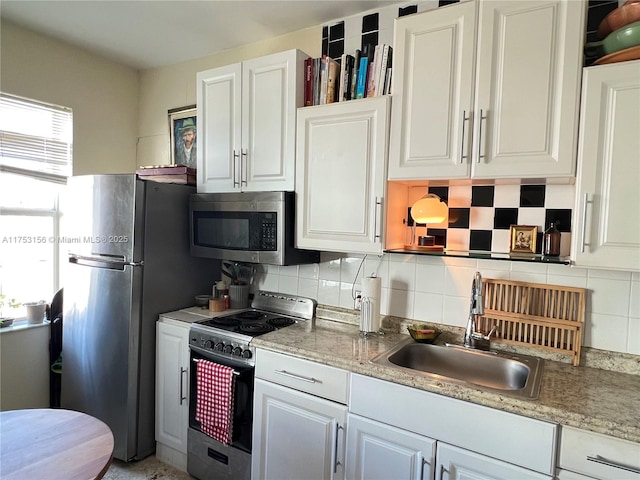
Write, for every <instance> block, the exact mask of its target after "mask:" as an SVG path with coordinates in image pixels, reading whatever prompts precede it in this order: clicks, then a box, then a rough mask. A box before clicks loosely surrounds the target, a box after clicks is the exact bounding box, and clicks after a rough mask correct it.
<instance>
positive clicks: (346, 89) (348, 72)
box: [340, 54, 354, 102]
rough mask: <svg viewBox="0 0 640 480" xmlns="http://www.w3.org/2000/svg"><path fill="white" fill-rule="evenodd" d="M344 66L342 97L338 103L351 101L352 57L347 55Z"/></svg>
mask: <svg viewBox="0 0 640 480" xmlns="http://www.w3.org/2000/svg"><path fill="white" fill-rule="evenodd" d="M345 62H346V64H345V66H344V67H343V68H344V78H343V80H342V90H343V92H342V96H341V97H340V101H341V102H342V101H344V100H351V98H352V97H351V83H352V82H351V77H352V76H353V62H354V57H353V55H349V54H347V56H346V58H345Z"/></svg>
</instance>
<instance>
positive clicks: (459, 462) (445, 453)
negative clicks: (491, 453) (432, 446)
mask: <svg viewBox="0 0 640 480" xmlns="http://www.w3.org/2000/svg"><path fill="white" fill-rule="evenodd" d="M436 464H437V465H436V477H435V478H436V480H454V479H455V480H513V479H516V478H517V479H518V480H545V479H551V478H553V477H550V476H548V475H542V474H541V473H537V472H533V471H531V470H527V469H525V468H520V467H517V466H515V465H511V464H510V463H506V462H502V461H500V460H496V459H495V458H490V457H487V456H485V455H478V454H477V453H473V452H470V451H468V450H464V449H462V448H458V447H454V446H452V445H447V444H446V443H441V442H438V453H437V455H436Z"/></svg>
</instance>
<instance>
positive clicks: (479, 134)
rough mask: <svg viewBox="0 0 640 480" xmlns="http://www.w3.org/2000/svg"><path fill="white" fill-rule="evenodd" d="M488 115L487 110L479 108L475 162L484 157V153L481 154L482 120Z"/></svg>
mask: <svg viewBox="0 0 640 480" xmlns="http://www.w3.org/2000/svg"><path fill="white" fill-rule="evenodd" d="M483 112H484V113H483ZM488 116H489V112H485V111H484V110H482V109H480V127H479V131H478V159H477V160H476V162H477V163H480V160H481V159H483V158H484V157H485V156H484V155H482V122H483V121H484V120H486V119H487V117H488Z"/></svg>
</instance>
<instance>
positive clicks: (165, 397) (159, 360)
mask: <svg viewBox="0 0 640 480" xmlns="http://www.w3.org/2000/svg"><path fill="white" fill-rule="evenodd" d="M156 334H157V340H156V343H157V348H156V441H157V442H158V443H161V444H163V445H166V446H168V447H171V448H173V449H175V450H178V451H179V452H182V453H184V454H185V455H186V454H187V429H188V425H189V418H188V415H189V400H188V392H189V385H188V383H189V372H188V366H189V325H188V324H186V323H185V324H184V326H182V325H176V324H173V323H164V322H162V321H160V322H158V323H157V324H156Z"/></svg>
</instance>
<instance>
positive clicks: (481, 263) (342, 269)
mask: <svg viewBox="0 0 640 480" xmlns="http://www.w3.org/2000/svg"><path fill="white" fill-rule="evenodd" d="M362 259H363V256H362V255H341V254H330V253H323V254H322V259H321V260H322V261H321V263H319V264H312V265H300V266H286V267H277V266H272V265H269V266H266V265H265V266H261V267H260V269H261V271H260V272H259V273H258V274H257V275H256V280H255V282H254V285H253V289H254V290H258V289H263V290H270V291H276V292H282V293H289V294H294V295H302V296H307V297H311V298H315V299H317V300H318V302H319V303H320V304H324V305H331V306H336V307H341V308H348V309H352V308H353V297H352V289H353V288H354V283H355V288H356V289H359V286H360V281H361V279H362V277H363V275H365V276H369V275H371V274H374V273H375V275H376V276H378V277H381V278H382V297H383V300H382V304H381V311H382V313H383V314H385V315H393V316H397V317H403V318H411V319H415V320H420V321H426V322H435V323H444V324H447V325H456V326H460V327H464V326H465V325H466V322H467V316H468V313H469V294H470V290H471V281H472V278H473V275H474V274H475V272H476V271H480V272H481V273H482V275H483V276H484V277H486V278H497V279H503V280H507V279H509V280H517V281H526V282H534V283H546V284H550V285H562V286H572V287H581V288H586V289H587V290H588V292H587V305H586V318H585V334H584V345H586V346H588V347H593V348H599V349H603V350H612V351H616V352H626V353H632V354H635V355H640V273H631V272H619V271H610V270H597V269H585V268H577V267H571V266H568V265H548V264H542V263H530V262H511V261H506V260H476V259H466V258H444V257H435V256H434V257H430V256H423V255H405V254H385V255H384V256H382V257H377V256H373V255H369V256H367V257H366V258H365V261H364V264H363V266H362V268H361V269H360V272H359V273H358V276H357V278H356V273H357V272H358V268H359V266H360V263H361V262H362Z"/></svg>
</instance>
